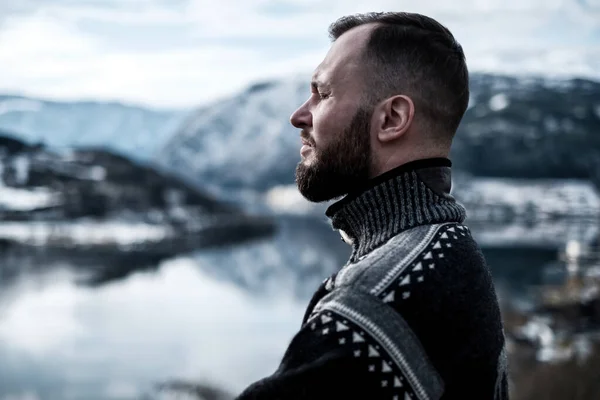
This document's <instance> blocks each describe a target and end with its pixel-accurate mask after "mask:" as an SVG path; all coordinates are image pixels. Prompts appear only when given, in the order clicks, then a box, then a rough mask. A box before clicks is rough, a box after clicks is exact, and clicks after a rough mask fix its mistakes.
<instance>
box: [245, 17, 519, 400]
mask: <svg viewBox="0 0 600 400" xmlns="http://www.w3.org/2000/svg"><path fill="white" fill-rule="evenodd" d="M330 34H331V37H332V39H333V44H332V46H331V48H330V51H329V52H328V53H327V55H326V57H325V59H324V60H323V62H322V63H321V64H320V65H319V66H318V68H317V69H316V71H315V73H314V77H313V81H312V93H311V95H310V97H309V98H308V100H307V101H306V102H305V103H304V104H303V105H302V106H300V108H299V109H298V110H296V111H295V112H294V114H293V115H292V116H291V123H292V124H293V125H294V126H295V127H297V128H298V129H300V130H301V138H302V143H303V146H302V149H301V157H302V160H301V162H300V163H299V165H298V168H297V173H296V178H297V183H298V187H299V190H300V192H301V193H302V195H304V196H305V197H306V198H307V199H308V200H311V201H314V202H320V201H327V200H331V199H335V198H339V197H341V196H345V197H344V198H343V199H341V200H340V201H339V202H337V203H335V204H333V205H332V206H331V207H330V208H329V209H328V210H327V216H328V217H329V218H330V219H331V221H332V225H333V227H334V228H335V229H337V230H339V231H340V233H341V234H342V237H343V238H344V240H345V241H347V242H348V243H349V244H350V245H351V246H352V254H351V257H350V259H349V261H348V263H347V264H346V265H345V266H344V267H343V268H342V269H341V270H340V271H339V272H338V273H337V274H335V275H334V276H332V277H330V278H329V279H327V280H326V281H325V282H324V283H323V284H322V285H321V287H320V288H319V289H318V290H317V292H316V293H315V295H314V297H313V299H312V300H311V302H310V304H309V306H308V310H307V312H306V316H305V318H304V321H303V324H302V327H301V329H300V331H299V332H298V333H297V335H296V336H295V337H294V338H293V340H292V341H291V343H290V345H289V347H288V349H287V351H286V353H285V355H284V357H283V361H282V363H281V365H280V366H279V368H278V369H277V371H276V372H275V373H274V374H273V375H272V376H270V377H267V378H265V379H263V380H261V381H259V382H257V383H255V384H253V385H252V386H250V387H249V388H248V389H246V391H244V393H242V394H241V395H240V397H239V399H240V400H246V399H286V400H290V399H389V400H393V399H401V400H407V399H429V400H433V399H461V400H464V399H478V400H485V399H507V398H508V394H507V392H508V389H507V376H506V354H505V350H504V334H503V328H502V322H501V316H500V311H499V307H498V302H497V298H496V294H495V291H494V287H493V284H492V279H491V276H490V273H489V271H488V268H487V266H486V264H485V260H484V258H483V256H482V254H481V251H480V249H479V247H478V245H477V244H476V243H475V241H474V240H473V238H472V237H471V233H470V231H469V229H468V228H467V227H466V226H464V225H463V224H462V222H463V221H464V219H465V210H464V209H463V207H462V206H460V205H459V204H457V203H456V202H455V200H454V198H453V197H452V196H451V195H450V185H451V179H450V166H451V163H450V161H449V160H448V158H447V157H448V156H449V152H450V146H451V143H452V139H453V136H454V134H455V132H456V129H457V127H458V125H459V123H460V121H461V118H462V116H463V114H464V112H465V110H466V108H467V103H468V100H469V87H468V72H467V67H466V64H465V57H464V54H463V51H462V48H461V46H460V45H459V44H458V43H457V42H456V41H455V39H454V37H453V36H452V34H451V33H450V32H449V31H448V30H447V29H446V28H445V27H443V26H442V25H440V24H439V23H438V22H436V21H434V20H433V19H431V18H428V17H425V16H422V15H418V14H409V13H369V14H362V15H354V16H348V17H344V18H341V19H340V20H338V21H337V22H335V23H333V24H332V25H331V27H330Z"/></svg>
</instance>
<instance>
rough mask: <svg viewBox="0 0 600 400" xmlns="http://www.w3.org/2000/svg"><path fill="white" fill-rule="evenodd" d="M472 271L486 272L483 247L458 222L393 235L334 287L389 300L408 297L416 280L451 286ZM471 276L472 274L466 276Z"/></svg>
mask: <svg viewBox="0 0 600 400" xmlns="http://www.w3.org/2000/svg"><path fill="white" fill-rule="evenodd" d="M467 270H472V271H471V272H473V273H477V274H480V273H482V272H483V273H486V271H487V266H486V265H485V260H484V258H483V255H482V254H481V251H480V249H479V247H478V245H477V243H476V242H475V240H474V239H473V238H472V236H471V233H470V230H469V228H468V227H467V226H465V225H462V224H458V223H447V224H436V225H424V226H419V227H416V228H413V229H410V230H407V231H405V232H402V233H400V234H399V235H397V236H395V237H393V238H392V239H390V240H389V241H388V242H387V243H385V244H384V245H383V246H381V247H379V248H378V249H376V250H374V251H373V252H371V253H369V254H368V255H367V256H366V257H364V258H362V259H361V260H360V261H358V262H356V263H353V264H349V265H346V266H345V267H344V268H343V269H342V270H341V271H340V272H339V273H338V274H337V275H336V277H335V281H334V282H333V284H334V286H335V287H346V286H349V287H352V288H354V289H355V290H359V291H361V292H366V293H369V294H371V295H374V296H377V297H381V298H382V299H383V300H384V301H386V302H391V301H394V300H395V298H397V297H402V298H405V299H407V298H409V297H410V291H406V290H403V289H404V288H409V287H412V286H414V285H415V284H427V283H434V282H436V283H442V282H443V283H444V284H451V283H452V281H453V280H454V278H455V277H457V275H463V278H465V276H464V274H465V272H468V271H467ZM467 278H468V277H467Z"/></svg>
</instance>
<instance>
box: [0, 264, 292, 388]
mask: <svg viewBox="0 0 600 400" xmlns="http://www.w3.org/2000/svg"><path fill="white" fill-rule="evenodd" d="M302 312H303V305H302V304H300V303H299V302H298V301H297V300H296V299H294V298H293V297H292V296H286V295H285V294H280V295H279V296H278V298H277V301H267V300H264V299H258V298H256V297H253V296H251V295H249V294H248V293H247V292H245V291H242V290H240V289H239V288H237V287H236V286H235V285H232V284H229V283H226V282H219V281H216V280H214V279H210V278H209V277H208V276H207V275H206V274H205V273H203V272H202V268H197V261H195V260H190V259H178V260H173V261H170V262H167V263H166V265H163V266H162V268H161V269H160V271H159V272H157V273H156V274H152V275H150V274H137V275H134V276H131V277H129V278H127V279H126V280H124V281H121V282H118V283H114V284H110V285H106V286H103V287H101V288H97V289H94V290H89V289H86V288H85V287H80V286H79V287H78V286H75V285H74V284H73V283H72V282H69V281H68V280H67V279H63V278H59V277H57V278H56V279H55V280H54V282H52V283H51V284H46V285H43V287H39V286H38V285H36V284H35V283H31V282H28V283H25V284H24V285H23V287H22V288H21V290H20V293H19V295H18V296H16V297H15V298H13V299H12V300H10V301H9V302H8V303H4V305H3V307H2V311H1V313H0V320H1V323H0V343H1V344H0V353H1V354H0V360H2V361H1V362H0V398H4V397H6V396H7V395H19V394H21V395H22V394H24V393H36V394H37V395H38V396H39V398H43V399H46V398H47V399H70V398H77V399H93V398H97V399H113V398H115V399H116V398H137V396H139V395H141V394H142V393H143V391H144V390H147V388H150V387H151V386H152V385H153V384H154V383H156V382H158V381H161V380H163V379H165V378H169V377H184V378H188V379H194V380H208V381H211V382H214V383H217V384H222V385H223V386H224V387H228V388H231V389H241V387H242V386H244V385H245V384H247V383H248V382H250V381H252V380H254V379H258V378H259V377H260V376H262V375H265V374H267V373H269V372H271V371H272V370H273V369H274V368H275V367H276V364H277V362H278V361H279V358H280V356H281V354H282V352H283V350H284V346H285V343H286V340H287V339H288V338H289V337H290V336H291V335H292V333H293V332H294V330H295V329H297V326H298V321H299V319H300V318H301V316H302ZM3 396H4V397H3Z"/></svg>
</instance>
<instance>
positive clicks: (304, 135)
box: [300, 129, 315, 146]
mask: <svg viewBox="0 0 600 400" xmlns="http://www.w3.org/2000/svg"><path fill="white" fill-rule="evenodd" d="M300 138H301V139H302V140H304V141H305V142H307V143H308V144H310V145H311V146H314V145H315V142H314V140H313V139H312V138H311V137H310V134H309V133H308V132H306V131H305V130H304V129H303V130H302V131H300Z"/></svg>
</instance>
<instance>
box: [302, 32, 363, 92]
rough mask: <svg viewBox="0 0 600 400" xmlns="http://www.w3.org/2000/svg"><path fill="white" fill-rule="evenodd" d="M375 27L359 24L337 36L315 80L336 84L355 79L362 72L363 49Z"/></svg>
mask: <svg viewBox="0 0 600 400" xmlns="http://www.w3.org/2000/svg"><path fill="white" fill-rule="evenodd" d="M373 28H374V25H373V24H366V25H361V26H357V27H356V28H352V29H350V30H349V31H347V32H345V33H344V34H342V35H341V36H340V37H339V38H337V40H336V41H335V42H333V44H332V45H331V47H330V48H329V51H328V52H327V54H326V55H325V58H324V59H323V61H322V62H321V64H319V66H318V67H317V69H316V70H315V73H314V75H313V78H314V80H315V81H319V82H321V81H325V82H329V83H331V84H335V83H336V82H340V81H343V82H345V81H347V80H349V79H355V78H356V76H357V74H360V72H361V68H362V65H363V63H362V54H363V49H364V48H365V47H366V45H367V41H368V40H369V37H370V33H371V31H372V30H373Z"/></svg>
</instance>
